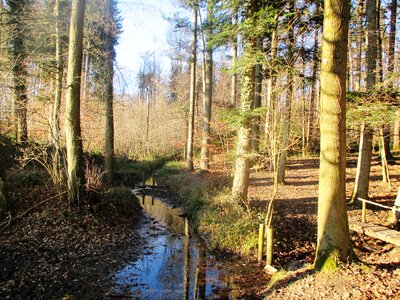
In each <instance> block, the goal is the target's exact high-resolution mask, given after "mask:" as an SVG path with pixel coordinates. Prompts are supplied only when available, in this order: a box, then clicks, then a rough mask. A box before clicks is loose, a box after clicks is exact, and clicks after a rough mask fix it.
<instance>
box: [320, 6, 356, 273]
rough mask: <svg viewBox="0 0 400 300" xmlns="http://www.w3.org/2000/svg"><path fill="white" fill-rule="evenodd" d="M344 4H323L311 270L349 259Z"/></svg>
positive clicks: (347, 19) (329, 267)
mask: <svg viewBox="0 0 400 300" xmlns="http://www.w3.org/2000/svg"><path fill="white" fill-rule="evenodd" d="M348 23H349V2H348V1H347V0H325V2H324V22H323V36H322V59H321V119H320V126H321V153H320V171H319V198H318V245H317V253H316V257H315V268H316V269H317V270H327V269H331V268H336V265H337V262H338V261H342V262H345V261H347V260H348V259H350V258H352V256H353V251H352V247H351V243H350V235H349V226H348V219H347V211H346V186H345V183H346V70H347V38H348Z"/></svg>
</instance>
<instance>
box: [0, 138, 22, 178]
mask: <svg viewBox="0 0 400 300" xmlns="http://www.w3.org/2000/svg"><path fill="white" fill-rule="evenodd" d="M0 153H1V155H0V176H4V175H5V171H6V170H7V169H9V168H10V167H11V166H12V165H13V164H15V157H16V156H17V155H19V151H18V150H17V149H16V148H15V146H14V143H13V141H12V139H11V138H9V137H7V136H4V135H0Z"/></svg>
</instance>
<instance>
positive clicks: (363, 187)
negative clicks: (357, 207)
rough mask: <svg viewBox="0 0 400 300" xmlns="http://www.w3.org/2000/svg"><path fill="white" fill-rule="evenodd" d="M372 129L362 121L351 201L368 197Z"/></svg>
mask: <svg viewBox="0 0 400 300" xmlns="http://www.w3.org/2000/svg"><path fill="white" fill-rule="evenodd" d="M372 137H373V131H372V129H371V128H370V127H369V126H368V125H367V124H366V123H365V122H364V123H363V124H362V125H361V134H360V148H359V151H358V153H359V155H358V161H357V171H356V179H355V183H354V189H353V194H352V196H351V202H352V203H353V202H354V201H356V200H357V198H363V199H368V190H369V174H370V168H371V158H372Z"/></svg>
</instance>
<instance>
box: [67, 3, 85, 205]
mask: <svg viewBox="0 0 400 300" xmlns="http://www.w3.org/2000/svg"><path fill="white" fill-rule="evenodd" d="M85 4H86V1H85V0H73V2H72V10H71V22H70V35H69V50H68V72H67V94H66V118H65V125H66V136H65V137H66V146H67V166H68V168H67V169H68V170H67V171H68V200H69V201H70V203H72V204H75V205H79V204H80V203H79V194H80V190H81V187H82V185H83V184H84V182H85V172H84V162H83V148H82V136H81V123H80V96H81V95H80V91H81V67H82V41H83V22H84V14H85Z"/></svg>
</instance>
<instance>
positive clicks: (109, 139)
mask: <svg viewBox="0 0 400 300" xmlns="http://www.w3.org/2000/svg"><path fill="white" fill-rule="evenodd" d="M106 6H107V11H106V18H107V23H106V24H107V33H106V34H107V38H106V49H105V50H106V53H105V54H106V62H105V63H106V73H105V85H106V86H105V95H104V98H105V99H104V100H105V105H106V128H105V169H104V171H105V177H106V180H107V181H108V182H109V183H111V182H112V180H113V178H114V108H113V104H114V89H113V86H114V84H113V83H114V80H113V79H114V56H115V50H114V43H113V35H114V31H115V30H114V27H115V24H114V16H113V0H107V2H106Z"/></svg>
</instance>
